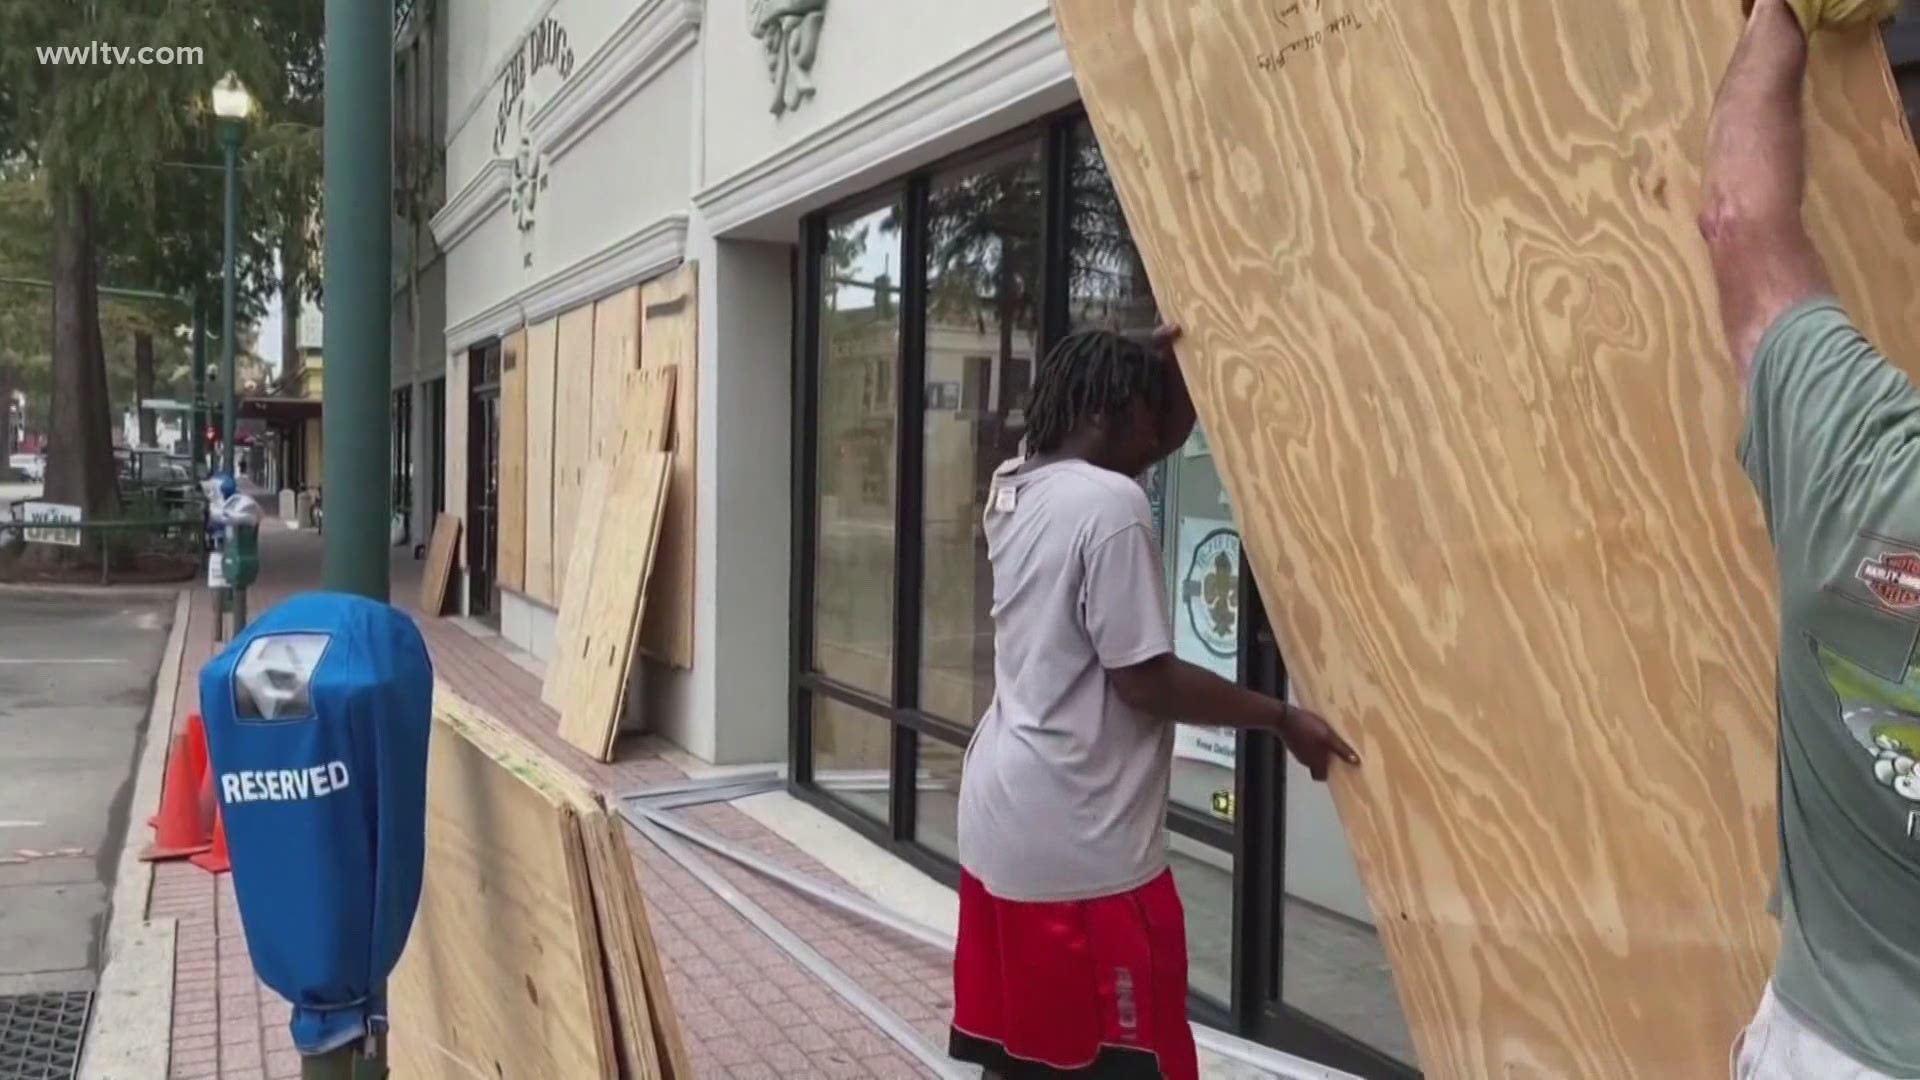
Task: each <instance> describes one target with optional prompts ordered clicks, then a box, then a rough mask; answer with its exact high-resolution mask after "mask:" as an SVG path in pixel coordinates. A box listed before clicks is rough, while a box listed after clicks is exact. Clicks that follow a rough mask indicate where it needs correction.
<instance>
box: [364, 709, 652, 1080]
mask: <svg viewBox="0 0 1920 1080" xmlns="http://www.w3.org/2000/svg"><path fill="white" fill-rule="evenodd" d="M592 912H593V895H592V882H591V878H590V876H589V868H588V866H587V863H586V851H585V848H584V847H583V846H582V841H581V835H580V825H579V821H578V816H577V814H576V812H575V811H574V809H573V808H572V807H571V806H569V805H568V804H566V803H565V802H564V801H561V800H558V799H556V798H554V797H553V796H552V795H551V794H550V793H547V792H543V791H542V790H541V789H540V788H539V787H537V786H535V785H533V784H530V783H528V782H527V780H526V779H525V778H524V777H523V776H522V775H520V773H519V772H518V771H516V770H514V769H510V768H508V767H506V766H505V765H504V764H503V763H502V762H501V761H499V760H496V759H495V758H494V757H493V756H492V755H491V754H489V753H488V752H487V751H486V750H485V749H483V748H482V747H481V746H479V745H477V744H476V743H475V742H474V741H473V740H471V739H469V738H468V737H466V736H465V735H463V734H462V733H461V731H460V729H459V727H458V726H457V724H455V723H454V722H452V718H450V717H448V716H447V715H446V714H445V713H444V712H442V711H441V709H440V708H439V706H438V705H436V710H435V717H434V725H433V736H432V745H431V748H430V750H429V752H428V758H427V865H426V874H425V883H424V887H423V889H422V891H421V895H420V907H419V910H418V913H417V914H416V916H415V918H414V925H413V930H412V932H411V933H410V934H409V936H408V940H407V948H406V952H405V953H404V954H402V956H401V958H400V963H399V965H398V966H397V967H396V968H395V969H394V973H393V978H392V983H391V985H392V996H393V1007H394V1010H395V1015H396V1016H400V1015H404V1016H406V1017H407V1022H406V1023H405V1024H400V1025H396V1027H395V1029H394V1032H393V1036H392V1044H391V1046H392V1053H393V1059H394V1064H393V1069H394V1075H395V1076H407V1077H420V1078H432V1080H442V1078H444V1080H454V1078H464V1077H468V1076H480V1075H504V1076H580V1077H613V1076H616V1075H617V1069H616V1064H615V1060H614V1047H613V1039H612V1019H611V1016H610V1013H609V1009H610V1006H609V1003H608V995H607V988H606V981H605V978H604V974H603V971H602V965H603V958H602V954H601V949H600V940H599V934H598V932H597V927H596V925H595V923H594V921H593V917H592Z"/></svg>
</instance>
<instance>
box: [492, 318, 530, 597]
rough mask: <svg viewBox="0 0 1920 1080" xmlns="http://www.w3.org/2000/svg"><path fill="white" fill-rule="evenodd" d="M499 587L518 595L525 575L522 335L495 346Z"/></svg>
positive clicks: (524, 371)
mask: <svg viewBox="0 0 1920 1080" xmlns="http://www.w3.org/2000/svg"><path fill="white" fill-rule="evenodd" d="M499 500H500V525H499V534H498V540H499V545H500V546H499V550H498V551H497V552H496V554H495V560H496V562H497V564H498V565H496V566H495V567H494V574H495V576H496V577H498V578H499V581H500V587H501V588H504V589H512V590H513V591H515V592H523V591H525V589H526V571H527V332H526V331H525V330H518V331H515V332H514V334H513V336H512V337H510V338H508V339H507V340H506V341H504V342H501V344H500V494H499Z"/></svg>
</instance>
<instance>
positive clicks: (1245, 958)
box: [787, 106, 1420, 1080]
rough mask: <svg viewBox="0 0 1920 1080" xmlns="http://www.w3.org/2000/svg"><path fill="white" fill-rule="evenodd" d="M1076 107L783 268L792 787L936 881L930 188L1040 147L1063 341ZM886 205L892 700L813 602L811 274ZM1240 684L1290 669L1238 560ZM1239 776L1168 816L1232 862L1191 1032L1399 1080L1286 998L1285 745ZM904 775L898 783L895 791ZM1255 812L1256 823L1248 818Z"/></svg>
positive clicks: (929, 169) (1253, 747)
mask: <svg viewBox="0 0 1920 1080" xmlns="http://www.w3.org/2000/svg"><path fill="white" fill-rule="evenodd" d="M1085 120H1086V112H1085V110H1084V109H1083V108H1082V107H1080V106H1074V107H1071V108H1069V109H1066V110H1063V111H1061V112H1058V113H1055V114H1053V115H1051V116H1049V117H1046V118H1044V119H1042V120H1040V121H1038V122H1035V123H1032V124H1028V125H1025V126H1022V127H1020V128H1018V129H1015V130H1013V131H1011V132H1008V133H1006V134H1004V135H1002V136H999V137H996V138H993V139H991V140H988V141H986V142H983V143H980V144H978V145H975V146H971V147H969V148H967V149H966V150H963V151H961V152H959V153H957V154H954V155H951V156H949V157H946V158H943V159H941V160H939V161H935V162H931V163H929V164H927V165H925V166H922V167H920V168H917V169H915V170H913V171H912V172H910V173H909V174H908V175H906V176H905V177H902V178H898V179H895V180H892V181H890V182H888V183H885V184H881V185H877V186H875V187H873V188H869V189H867V190H864V191H861V192H859V193H858V194H856V195H853V196H851V197H848V198H846V199H842V200H840V201H838V202H836V203H834V204H832V205H830V206H827V207H823V208H821V209H819V210H817V211H815V212H813V213H811V214H809V215H808V216H807V217H806V218H805V219H804V221H803V223H802V226H801V243H800V245H799V247H798V248H796V249H795V251H794V255H793V260H792V264H791V275H792V280H793V290H792V293H793V303H794V312H793V326H794V329H795V332H794V337H793V342H792V349H793V356H792V368H791V370H792V378H793V384H792V400H793V433H794V434H793V455H792V465H791V468H792V478H791V479H792V490H793V493H794V499H793V515H792V523H791V528H792V533H791V551H792V560H793V561H792V575H791V579H790V586H789V587H790V593H789V619H790V622H789V641H790V647H789V650H788V655H789V691H788V753H789V761H790V763H791V764H790V768H789V771H788V782H787V786H788V790H789V791H790V792H791V793H792V794H793V795H794V796H795V797H796V798H798V799H800V800H802V801H803V802H805V803H807V804H808V805H810V806H813V807H816V808H818V809H819V810H821V811H823V812H824V813H826V814H827V815H829V816H830V817H832V818H834V819H835V820H837V821H839V822H841V823H842V824H844V825H846V826H848V827H849V828H851V829H853V830H854V831H855V832H857V833H859V834H860V835H862V836H864V837H866V838H867V839H869V840H871V841H873V842H874V843H876V844H878V845H880V846H881V847H883V848H885V849H886V850H887V851H888V852H890V853H891V854H893V855H894V856H896V857H898V858H900V859H902V860H904V861H906V862H907V863H909V864H911V865H913V866H914V867H916V868H918V869H920V870H922V871H923V872H925V873H927V874H928V875H930V876H932V877H933V878H935V879H936V880H939V881H942V882H944V883H946V884H948V885H956V884H957V883H958V880H959V867H958V865H957V864H956V863H955V862H953V861H952V860H950V859H948V858H946V857H945V856H943V855H940V854H937V853H935V852H934V851H932V850H930V849H928V848H926V847H924V846H923V845H922V844H921V843H920V842H919V841H917V840H916V839H915V834H916V831H917V820H916V818H917V814H918V804H917V800H916V796H917V794H918V792H917V790H916V785H915V784H914V783H912V782H911V781H912V780H913V778H914V777H915V776H916V770H917V766H918V757H919V743H920V740H922V739H936V740H939V741H941V742H944V743H948V744H950V745H954V746H960V747H964V746H965V745H966V744H967V741H968V740H969V739H970V738H971V737H972V734H973V729H972V728H971V727H969V726H967V725H963V724H958V723H954V722H952V721H950V720H947V719H944V718H942V717H939V716H936V715H933V714H931V713H928V712H926V711H925V710H923V709H921V708H920V707H919V704H918V703H919V690H920V659H921V646H922V635H923V626H922V622H921V614H922V599H923V598H922V586H923V570H924V566H923V562H922V559H923V552H924V541H925V537H924V525H925V523H924V521H923V520H922V516H923V510H924V505H923V488H924V476H923V470H924V466H925V434H926V433H925V419H926V403H927V402H926V389H925V385H924V384H925V381H926V378H925V377H926V344H927V342H926V297H927V266H926V260H925V246H924V245H925V238H926V235H927V212H928V210H927V202H928V193H929V191H930V190H931V187H932V184H933V182H934V180H935V179H936V178H937V177H940V176H943V175H947V174H950V173H951V172H953V171H954V170H956V169H962V168H965V167H966V166H967V165H968V164H969V163H972V162H975V161H978V160H981V159H985V158H988V157H991V156H992V155H994V154H996V153H1000V152H1002V151H1004V150H1006V149H1008V148H1009V147H1012V146H1016V145H1020V144H1022V143H1031V142H1034V141H1035V140H1038V141H1039V144H1040V152H1041V155H1042V162H1041V166H1042V170H1043V174H1042V175H1043V177H1044V180H1043V200H1044V202H1043V208H1042V212H1041V227H1042V230H1043V244H1042V266H1041V270H1040V284H1041V300H1042V305H1041V309H1040V320H1039V321H1040V327H1039V337H1040V340H1039V355H1044V354H1045V352H1046V351H1047V350H1048V349H1050V348H1051V347H1052V346H1053V345H1054V344H1056V343H1057V342H1058V341H1060V339H1061V338H1063V337H1065V336H1066V334H1067V333H1068V331H1069V327H1070V323H1071V316H1072V310H1071V297H1070V296H1069V292H1070V290H1069V288H1068V287H1067V286H1066V285H1065V284H1064V282H1065V281H1066V278H1067V275H1068V267H1069V259H1070V248H1069V244H1070V242H1071V236H1070V230H1069V224H1070V215H1071V199H1072V191H1071V184H1070V180H1071V171H1072V154H1073V152H1074V150H1075V147H1076V142H1075V137H1076V132H1077V131H1079V130H1081V128H1082V126H1083V125H1084V123H1085ZM889 201H895V202H897V204H898V205H899V206H900V207H901V213H902V221H901V235H900V241H901V266H900V280H899V293H898V296H899V305H900V307H899V320H900V323H899V325H900V330H899V336H900V346H899V354H898V360H897V364H898V370H897V377H896V378H895V381H894V387H893V391H894V396H895V409H896V412H895V446H894V454H895V457H894V473H893V475H894V492H893V495H894V498H893V506H894V519H893V526H894V537H893V541H894V572H895V578H894V603H893V634H892V638H891V642H892V647H893V655H892V658H891V669H892V674H893V688H892V693H891V694H890V695H887V696H884V697H883V696H881V695H877V694H874V693H872V692H870V691H867V690H864V689H860V688H857V687H853V686H850V685H847V684H845V683H841V682H837V681H835V680H834V679H832V678H831V677H829V676H826V675H824V674H821V673H819V672H818V671H816V670H815V669H814V663H813V662H814V614H815V613H814V601H815V598H816V588H815V586H816V581H815V572H816V562H815V559H816V556H817V554H818V550H817V543H816V540H817V535H818V533H817V527H818V524H819V522H818V512H819V507H818V497H819V482H818V480H819V473H818V455H819V450H820V435H819V431H818V430H817V424H816V420H817V418H818V416H819V408H820V375H821V366H820V365H821V358H820V349H819V345H820V332H821V310H822V303H821V301H822V299H823V297H824V285H823V282H822V280H821V274H820V268H821V265H822V261H823V258H824V256H825V254H826V250H827V239H828V231H829V228H830V225H831V224H832V222H833V221H834V220H835V219H837V218H844V217H846V216H847V215H848V214H851V213H859V212H863V211H865V212H870V211H871V210H872V209H874V208H876V207H880V206H884V205H886V204H887V203H888V202H889ZM1241 583H1242V585H1241V587H1242V590H1243V601H1242V611H1243V612H1248V613H1250V616H1249V617H1247V618H1243V619H1242V625H1241V638H1242V646H1243V647H1242V649H1241V668H1240V677H1241V682H1242V683H1243V684H1244V685H1248V686H1251V687H1254V688H1256V689H1259V690H1261V691H1262V692H1265V693H1269V694H1273V695H1275V696H1280V695H1283V694H1284V692H1285V687H1286V673H1285V666H1284V664H1283V662H1282V661H1281V658H1280V655H1279V652H1278V650H1277V648H1276V647H1275V644H1274V639H1273V636H1272V633H1271V630H1270V629H1269V626H1268V623H1267V620H1266V617H1265V611H1264V609H1263V608H1262V607H1261V605H1260V603H1259V596H1258V594H1257V590H1256V588H1255V586H1254V583H1253V576H1252V574H1251V573H1250V571H1249V569H1248V567H1247V565H1246V562H1245V556H1244V553H1243V555H1242V563H1241ZM822 698H825V699H830V700H832V701H834V702H836V703H839V704H841V705H844V706H848V707H850V708H852V709H854V710H856V711H858V712H861V713H864V714H866V715H868V716H870V717H871V718H872V719H873V721H874V722H875V723H877V724H878V723H885V724H888V725H889V730H890V732H891V751H892V752H891V761H890V763H889V764H890V772H889V784H888V792H889V798H888V819H887V821H886V822H885V823H881V822H878V821H875V820H874V818H873V817H871V816H870V815H869V814H868V813H865V812H862V811H861V810H857V809H855V808H854V806H853V805H852V803H850V802H847V801H843V800H842V799H839V798H836V797H835V796H834V795H833V794H831V793H830V792H829V791H827V790H825V789H822V788H820V787H819V786H818V785H816V784H815V783H814V780H813V725H812V716H813V704H814V702H816V701H817V700H819V699H822ZM1238 751H1239V761H1240V763H1241V764H1240V766H1239V767H1238V768H1236V769H1235V775H1234V792H1235V807H1236V811H1237V812H1236V813H1235V814H1234V815H1233V820H1232V821H1231V822H1227V821H1222V820H1221V819H1219V818H1217V817H1214V816H1212V815H1210V814H1206V813H1203V812H1201V811H1198V810H1194V809H1191V808H1189V807H1185V806H1181V805H1178V804H1175V805H1172V806H1170V807H1169V809H1168V814H1167V826H1168V829H1169V831H1170V832H1172V833H1176V834H1179V835H1181V836H1184V837H1188V838H1191V839H1195V840H1199V841H1202V842H1204V843H1207V844H1210V845H1212V846H1214V847H1216V848H1219V849H1220V850H1222V851H1225V852H1228V853H1230V854H1232V855H1233V856H1234V858H1235V873H1234V889H1233V892H1234V906H1233V931H1232V932H1233V942H1234V948H1233V966H1232V972H1231V985H1232V997H1233V1000H1232V1002H1231V1004H1230V1005H1228V1006H1227V1007H1224V1008H1223V1007H1222V1006H1221V1005H1220V1004H1219V1003H1217V1002H1215V1001H1213V1000H1211V999H1209V998H1206V997H1203V996H1201V995H1199V994H1197V993H1194V994H1191V995H1190V996H1189V1002H1188V1004H1189V1012H1190V1014H1191V1016H1192V1017H1193V1019H1195V1020H1196V1021H1198V1022H1201V1023H1205V1024H1208V1025H1210V1026H1214V1027H1218V1028H1221V1029H1223V1030H1227V1031H1233V1032H1236V1033H1238V1034H1240V1035H1242V1036H1244V1037H1247V1038H1252V1039H1256V1040H1258V1041H1261V1042H1265V1043H1267V1044H1269V1045H1273V1046H1275V1047H1277V1048H1280V1049H1282V1050H1285V1051H1287V1052H1290V1053H1295V1054H1299V1055H1301V1056H1303V1057H1308V1058H1311V1059H1313V1060H1315V1061H1319V1062H1322V1063H1324V1064H1327V1065H1331V1066H1334V1067H1336V1068H1341V1069H1345V1070H1347V1071H1350V1072H1353V1073H1356V1074H1358V1075H1362V1076H1367V1077H1381V1078H1386V1080H1409V1078H1413V1077H1418V1076H1419V1075H1420V1074H1419V1073H1418V1071H1416V1070H1414V1069H1411V1068H1408V1067H1407V1066H1405V1065H1404V1064H1402V1063H1400V1062H1398V1061H1395V1060H1393V1059H1391V1058H1388V1057H1387V1056H1385V1055H1384V1054H1382V1053H1380V1052H1379V1051H1377V1050H1375V1049H1373V1048H1372V1047H1369V1046H1367V1045H1366V1044H1364V1043H1362V1042H1360V1041H1359V1040H1357V1039H1355V1038H1353V1037H1352V1036H1349V1035H1346V1034H1345V1033H1343V1032H1340V1031H1337V1030H1335V1029H1333V1028H1331V1027H1329V1026H1327V1025H1325V1024H1323V1023H1321V1022H1319V1021H1317V1020H1314V1019H1313V1018H1312V1017H1309V1016H1307V1015H1306V1014H1304V1013H1301V1012H1300V1011H1299V1010H1297V1009H1294V1008H1292V1007H1290V1006H1287V1005H1286V1004H1284V1003H1283V1002H1281V1001H1280V987H1281V985H1282V983H1281V975H1280V967H1281V964H1282V961H1283V959H1284V957H1283V950H1282V941H1283V934H1282V930H1283V919H1284V915H1283V911H1284V882H1283V880H1282V879H1283V875H1284V870H1285V856H1284V851H1283V845H1284V840H1285V836H1286V828H1285V816H1284V807H1285V801H1286V800H1285V782H1286V781H1285V777H1286V770H1285V767H1284V766H1285V760H1284V754H1285V751H1284V749H1283V748H1282V747H1281V746H1280V744H1279V742H1278V740H1277V739H1275V738H1273V737H1272V736H1270V735H1264V734H1257V733H1242V734H1241V735H1240V737H1239V742H1238ZM903 780H905V781H908V782H902V781H903ZM1254 807H1259V808H1261V809H1260V810H1259V811H1258V812H1249V808H1254Z"/></svg>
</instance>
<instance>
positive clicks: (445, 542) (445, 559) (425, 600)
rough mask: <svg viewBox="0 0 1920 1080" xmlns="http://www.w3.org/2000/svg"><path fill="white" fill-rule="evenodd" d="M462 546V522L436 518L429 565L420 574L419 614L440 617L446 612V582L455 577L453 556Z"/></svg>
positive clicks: (449, 516) (429, 550) (428, 545)
mask: <svg viewBox="0 0 1920 1080" xmlns="http://www.w3.org/2000/svg"><path fill="white" fill-rule="evenodd" d="M459 547H460V519H459V518H457V517H454V516H453V515H452V514H448V513H442V514H440V515H439V516H438V517H436V518H434V519H433V538H432V539H431V540H429V541H428V542H427V565H426V567H425V568H424V569H423V572H422V573H421V575H420V614H422V615H431V616H436V617H437V616H439V615H440V614H441V613H443V612H445V611H446V610H447V583H448V581H449V580H451V579H452V577H453V555H454V552H455V551H457V550H458V549H459Z"/></svg>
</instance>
